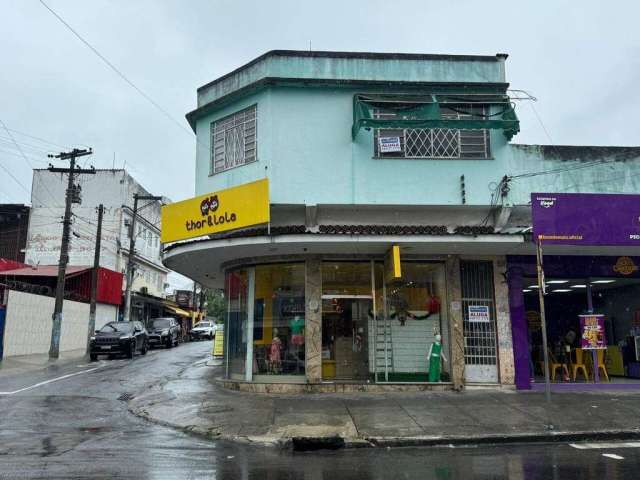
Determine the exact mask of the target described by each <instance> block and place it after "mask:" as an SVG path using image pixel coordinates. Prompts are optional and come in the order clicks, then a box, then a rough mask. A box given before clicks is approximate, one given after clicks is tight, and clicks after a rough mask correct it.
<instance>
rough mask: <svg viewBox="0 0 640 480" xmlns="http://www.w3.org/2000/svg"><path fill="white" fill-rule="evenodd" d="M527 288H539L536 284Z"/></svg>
mask: <svg viewBox="0 0 640 480" xmlns="http://www.w3.org/2000/svg"><path fill="white" fill-rule="evenodd" d="M527 288H540V287H539V286H538V285H531V286H530V287H527Z"/></svg>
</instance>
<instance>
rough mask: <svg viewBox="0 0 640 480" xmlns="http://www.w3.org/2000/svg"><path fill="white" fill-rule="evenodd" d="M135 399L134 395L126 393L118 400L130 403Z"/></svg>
mask: <svg viewBox="0 0 640 480" xmlns="http://www.w3.org/2000/svg"><path fill="white" fill-rule="evenodd" d="M132 399H133V393H130V392H124V393H123V394H122V395H120V396H119V397H118V400H122V401H123V402H128V401H129V400H132Z"/></svg>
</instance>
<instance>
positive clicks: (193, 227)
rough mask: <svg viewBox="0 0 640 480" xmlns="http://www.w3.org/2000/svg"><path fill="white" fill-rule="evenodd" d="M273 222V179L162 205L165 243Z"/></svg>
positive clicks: (161, 235) (162, 235) (162, 239)
mask: <svg viewBox="0 0 640 480" xmlns="http://www.w3.org/2000/svg"><path fill="white" fill-rule="evenodd" d="M269 221H270V212H269V180H267V179H264V180H258V181H257V182H252V183H246V184H244V185H240V186H237V187H233V188H228V189H226V190H219V191H217V192H212V193H208V194H206V195H200V196H198V197H195V198H190V199H189V200H183V201H182V202H176V203H171V204H169V205H165V206H163V207H162V230H161V234H160V240H161V241H162V243H169V242H176V241H178V240H186V239H188V238H195V237H201V236H204V235H210V234H213V233H220V232H227V231H229V230H235V229H238V228H245V227H250V226H252V225H260V224H263V223H268V222H269Z"/></svg>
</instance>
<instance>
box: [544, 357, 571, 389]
mask: <svg viewBox="0 0 640 480" xmlns="http://www.w3.org/2000/svg"><path fill="white" fill-rule="evenodd" d="M559 368H562V369H563V370H564V373H565V374H566V378H569V370H568V369H567V364H566V363H560V362H558V360H556V357H554V356H553V353H551V351H549V370H550V371H551V381H552V382H555V381H556V372H557V371H558V369H559Z"/></svg>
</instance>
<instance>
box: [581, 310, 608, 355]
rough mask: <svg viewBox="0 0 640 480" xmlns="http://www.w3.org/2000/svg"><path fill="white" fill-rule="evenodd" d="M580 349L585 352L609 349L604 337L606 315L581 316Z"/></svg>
mask: <svg viewBox="0 0 640 480" xmlns="http://www.w3.org/2000/svg"><path fill="white" fill-rule="evenodd" d="M579 317H580V347H581V348H582V349H583V350H599V349H606V348H607V339H606V337H605V335H604V315H600V314H591V315H579Z"/></svg>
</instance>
